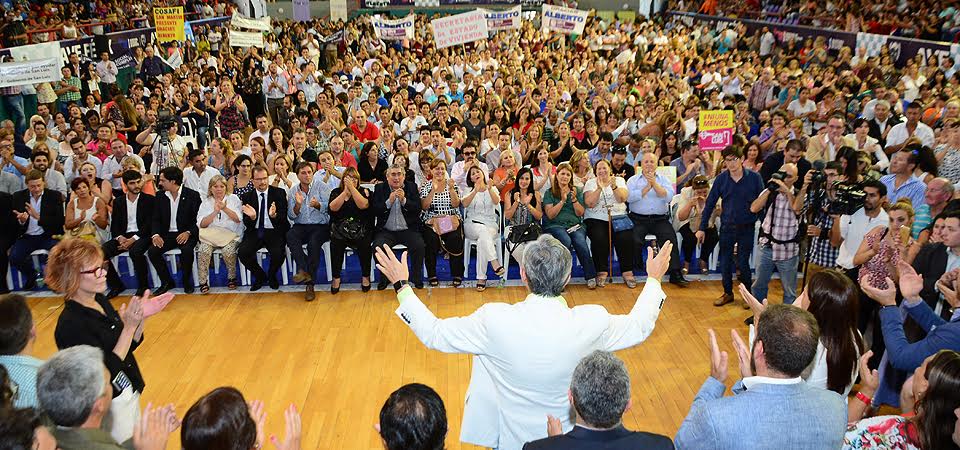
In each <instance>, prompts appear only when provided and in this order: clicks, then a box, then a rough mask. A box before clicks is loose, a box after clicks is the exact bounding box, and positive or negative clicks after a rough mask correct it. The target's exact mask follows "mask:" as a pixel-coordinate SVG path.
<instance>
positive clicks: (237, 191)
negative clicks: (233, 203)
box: [233, 175, 254, 197]
mask: <svg viewBox="0 0 960 450" xmlns="http://www.w3.org/2000/svg"><path fill="white" fill-rule="evenodd" d="M253 189H254V188H253V178H251V179H250V180H249V181H247V185H246V186H240V182H239V181H238V179H237V176H236V175H234V176H233V194H234V195H236V196H237V197H243V194H246V193H247V192H250V191H252V190H253Z"/></svg>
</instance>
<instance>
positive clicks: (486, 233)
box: [460, 166, 509, 292]
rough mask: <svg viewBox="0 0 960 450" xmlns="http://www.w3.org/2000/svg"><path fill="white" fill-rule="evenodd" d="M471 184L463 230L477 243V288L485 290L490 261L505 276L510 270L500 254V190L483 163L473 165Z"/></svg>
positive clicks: (464, 198) (497, 271) (496, 271)
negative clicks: (498, 251) (488, 177)
mask: <svg viewBox="0 0 960 450" xmlns="http://www.w3.org/2000/svg"><path fill="white" fill-rule="evenodd" d="M467 188H468V189H469V190H470V193H469V194H467V195H465V196H464V197H463V198H462V199H461V200H460V201H461V203H462V204H463V209H464V224H463V233H464V238H465V239H471V240H473V241H475V242H476V243H477V291H479V292H483V291H484V290H485V289H486V288H487V264H489V265H490V268H491V269H493V272H494V273H495V274H496V275H497V276H498V277H500V278H501V279H502V278H504V276H505V275H506V273H507V269H506V267H504V266H503V263H501V262H500V259H499V257H498V256H497V254H498V253H497V246H499V245H500V219H499V215H500V191H499V190H498V189H497V188H496V187H495V186H493V185H492V184H488V180H487V175H486V174H485V173H484V172H483V169H481V168H480V166H471V167H470V169H469V170H468V173H467ZM506 194H507V195H509V192H507V193H506Z"/></svg>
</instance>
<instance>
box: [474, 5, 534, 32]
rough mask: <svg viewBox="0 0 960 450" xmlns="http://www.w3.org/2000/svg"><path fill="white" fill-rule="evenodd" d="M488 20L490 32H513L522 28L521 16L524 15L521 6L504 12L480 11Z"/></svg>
mask: <svg viewBox="0 0 960 450" xmlns="http://www.w3.org/2000/svg"><path fill="white" fill-rule="evenodd" d="M479 11H483V16H484V17H486V18H487V30H488V31H500V30H512V29H519V28H520V14H521V13H523V9H521V6H520V5H517V6H514V7H513V8H510V9H505V10H503V11H491V10H489V9H480V10H479Z"/></svg>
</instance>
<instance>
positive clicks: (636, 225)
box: [621, 153, 687, 287]
mask: <svg viewBox="0 0 960 450" xmlns="http://www.w3.org/2000/svg"><path fill="white" fill-rule="evenodd" d="M640 161H641V162H640V167H639V170H640V172H639V173H637V174H636V175H634V176H633V177H631V178H630V179H629V180H627V183H626V188H627V192H628V195H627V199H626V201H627V203H628V204H629V206H630V216H629V217H630V220H632V221H633V241H634V242H635V243H642V242H644V240H645V239H646V236H647V235H648V234H652V235H654V236H656V238H657V244H658V245H659V246H660V247H663V245H664V244H665V243H667V242H670V243H671V244H673V245H671V246H670V248H672V249H673V255H671V257H670V258H671V259H670V260H671V261H672V262H671V264H673V266H671V267H670V283H671V284H675V285H677V286H680V287H684V286H686V285H687V280H686V279H685V278H684V277H683V272H682V271H681V270H680V253H679V252H680V249H679V248H677V232H676V231H675V230H674V229H673V225H672V224H671V223H670V201H671V200H672V199H673V194H674V191H675V189H674V187H673V183H671V182H670V180H668V179H667V178H666V177H665V176H663V175H660V174H657V155H656V154H655V153H647V154H644V155H643V157H642V159H641V160H640ZM621 259H622V258H621Z"/></svg>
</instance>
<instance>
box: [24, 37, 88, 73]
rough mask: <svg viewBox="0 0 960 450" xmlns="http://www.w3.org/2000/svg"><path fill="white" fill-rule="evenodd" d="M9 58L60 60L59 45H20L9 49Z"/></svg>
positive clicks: (46, 43)
mask: <svg viewBox="0 0 960 450" xmlns="http://www.w3.org/2000/svg"><path fill="white" fill-rule="evenodd" d="M10 56H11V57H12V58H13V60H14V61H39V60H41V59H60V43H59V42H45V43H43V44H32V45H21V46H17V47H11V48H10ZM74 75H77V76H79V74H74Z"/></svg>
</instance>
